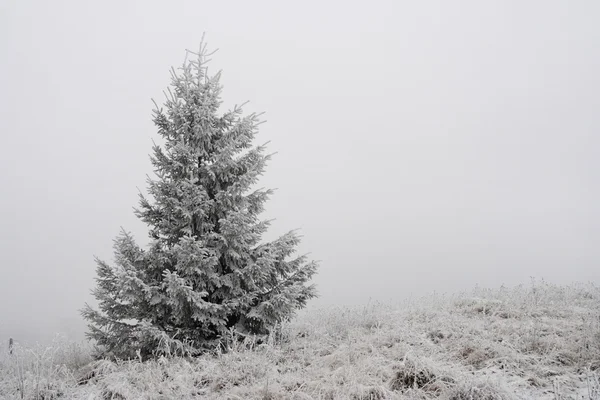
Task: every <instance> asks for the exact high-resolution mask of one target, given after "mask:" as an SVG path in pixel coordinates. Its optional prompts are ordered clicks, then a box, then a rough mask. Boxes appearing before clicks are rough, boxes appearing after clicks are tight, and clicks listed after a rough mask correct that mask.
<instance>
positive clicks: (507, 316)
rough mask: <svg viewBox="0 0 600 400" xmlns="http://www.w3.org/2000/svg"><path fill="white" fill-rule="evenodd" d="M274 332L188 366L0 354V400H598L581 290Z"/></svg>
mask: <svg viewBox="0 0 600 400" xmlns="http://www.w3.org/2000/svg"><path fill="white" fill-rule="evenodd" d="M283 331H284V334H283V338H282V339H281V340H278V341H275V340H272V341H271V342H269V343H267V344H260V345H257V344H256V343H252V342H247V343H245V344H243V345H239V346H238V347H237V348H235V349H232V350H231V351H230V352H227V353H224V354H217V355H206V356H204V357H201V358H198V359H194V360H187V359H181V358H178V359H165V358H162V359H159V360H154V361H148V362H143V363H141V362H139V361H138V360H131V361H126V362H118V363H115V362H112V361H97V362H92V363H89V361H90V358H89V348H87V347H85V346H80V345H75V344H69V343H60V342H58V343H56V344H55V346H52V347H49V348H47V349H42V348H38V349H20V348H17V349H15V352H14V354H13V355H12V356H8V355H7V354H2V355H1V356H0V398H8V399H11V398H17V399H18V398H26V399H36V398H37V399H51V398H68V399H86V400H88V399H89V400H91V399H192V398H197V399H232V400H233V399H263V400H265V399H356V400H358V399H446V400H496V399H550V400H559V399H584V400H592V399H593V400H600V379H599V374H600V288H598V287H596V286H594V285H592V284H585V285H584V284H578V285H571V286H553V285H550V284H546V283H544V282H541V283H540V282H538V283H536V282H534V283H533V284H532V285H531V286H528V287H517V288H513V289H495V290H487V289H476V290H474V291H472V292H471V293H465V294H460V295H436V296H429V297H427V298H424V299H420V300H416V301H407V302H405V303H404V304H398V305H386V304H369V305H366V306H364V307H356V308H328V309H322V310H313V311H311V312H309V313H306V314H304V315H302V316H300V317H298V318H297V319H296V320H295V321H294V322H293V323H291V324H289V325H287V326H285V327H284V330H283ZM84 381H85V382H86V383H84V384H78V382H79V383H82V382H84Z"/></svg>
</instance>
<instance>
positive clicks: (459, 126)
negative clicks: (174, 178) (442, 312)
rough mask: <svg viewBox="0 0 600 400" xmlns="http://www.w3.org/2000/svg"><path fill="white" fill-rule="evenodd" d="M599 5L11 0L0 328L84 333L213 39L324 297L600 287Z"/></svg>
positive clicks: (43, 335) (280, 220)
mask: <svg viewBox="0 0 600 400" xmlns="http://www.w3.org/2000/svg"><path fill="white" fill-rule="evenodd" d="M599 20H600V3H598V2H595V1H573V2H566V1H541V0H539V1H529V2H521V1H496V2H478V1H458V2H446V1H429V2H401V1H392V0H390V1H369V2H358V1H350V2H348V1H331V2H321V1H316V0H314V1H313V0H311V1H304V2H294V3H292V2H280V1H275V0H273V1H253V2H243V1H235V2H233V1H231V2H230V1H211V2H208V1H185V2H184V1H171V2H142V1H137V2H136V1H118V2H117V1H105V2H81V1H74V0H73V1H53V2H45V1H25V0H19V1H17V0H8V1H3V2H2V3H1V4H0V54H1V58H0V110H1V118H0V124H1V125H0V126H1V129H2V142H1V144H2V157H0V166H1V173H0V184H1V197H0V213H1V214H0V268H1V274H0V340H2V341H3V342H4V341H5V340H6V339H7V338H8V337H9V336H12V337H14V338H16V339H17V340H20V341H21V342H24V341H34V340H47V339H48V338H50V337H52V336H53V335H54V334H55V333H57V332H61V333H63V334H66V335H68V336H69V337H73V338H76V339H79V338H82V337H83V332H84V330H85V325H84V322H83V319H82V318H81V317H80V315H79V312H78V310H79V309H81V307H82V306H83V304H84V303H85V302H86V301H87V302H91V301H92V300H93V299H92V296H91V295H90V290H91V289H92V288H93V287H94V285H95V283H94V277H95V268H96V265H95V263H94V259H93V257H94V255H96V256H98V257H99V258H101V259H104V260H106V261H111V262H112V240H113V239H114V238H115V237H116V235H117V234H118V233H119V230H120V227H123V228H124V229H126V230H128V231H131V232H132V233H133V234H134V235H135V237H136V239H137V240H138V242H139V243H140V244H142V245H145V244H146V243H147V236H146V232H147V231H146V227H145V225H143V224H142V223H141V222H140V221H138V220H137V219H136V217H135V216H134V215H133V210H132V208H133V207H135V206H137V202H138V188H139V189H140V190H142V191H145V189H146V175H150V176H153V172H152V166H151V164H150V161H149V156H148V154H149V153H150V151H151V146H152V140H153V139H154V140H158V135H157V134H156V129H155V127H154V126H153V123H152V121H151V110H152V108H153V104H152V102H151V98H154V99H155V100H156V101H157V102H158V103H159V104H161V103H162V101H163V100H164V97H163V94H162V91H163V90H164V89H166V87H167V86H168V84H169V82H170V80H169V69H170V67H171V66H175V67H177V66H179V65H181V63H182V62H183V60H184V57H185V49H191V50H197V48H198V46H199V44H200V40H201V38H202V34H203V32H206V41H207V43H208V47H209V49H219V51H218V52H217V53H216V54H215V55H214V56H213V57H212V58H213V61H212V62H211V63H210V66H209V72H212V73H215V72H217V71H218V70H221V69H222V70H223V76H222V79H221V83H222V84H223V85H224V91H223V100H224V107H223V111H225V109H227V108H230V107H232V106H233V105H234V104H240V103H242V102H244V101H246V100H250V103H249V104H248V105H247V106H246V107H245V111H246V112H247V113H250V112H253V111H257V112H260V111H265V112H266V114H265V116H264V119H266V120H267V123H266V124H263V125H261V131H260V134H259V135H258V137H257V141H256V143H257V144H259V143H263V142H266V141H269V140H270V141H271V143H270V144H269V147H268V149H269V151H271V152H277V155H276V156H275V157H274V158H273V160H272V162H271V163H270V164H269V165H268V166H267V169H266V173H265V175H264V176H263V178H262V180H261V186H264V187H271V188H277V189H278V190H277V191H276V193H275V195H274V196H273V197H272V199H271V200H270V201H269V202H268V203H267V204H266V210H267V211H266V212H265V214H264V217H265V218H276V221H275V222H274V223H273V226H272V229H271V231H270V232H269V235H268V237H267V239H270V238H274V237H276V236H278V235H280V234H283V233H285V232H286V231H288V230H290V229H294V228H300V229H301V233H302V234H303V236H304V239H303V242H302V244H301V246H300V250H301V252H310V253H311V256H312V257H313V258H314V259H318V260H321V266H320V270H319V273H318V275H317V276H316V279H315V280H314V282H315V283H316V284H317V285H318V289H319V292H320V298H319V299H318V300H315V301H313V302H312V303H311V306H312V307H316V306H327V305H333V304H338V305H345V304H353V305H354V304H366V303H367V302H369V301H377V300H378V301H401V300H403V299H406V298H407V297H409V296H423V295H427V294H428V293H432V292H434V291H435V292H445V293H452V292H457V291H462V290H469V289H471V288H473V287H474V286H475V285H479V286H483V287H499V286H500V285H502V284H504V285H507V286H513V285H517V284H529V282H530V277H536V278H537V279H542V278H543V279H545V280H546V281H548V282H551V283H557V284H562V283H570V282H573V281H595V282H598V281H599V280H600V268H598V260H599V256H600V250H599V248H598V246H597V244H598V240H599V239H600V224H599V223H600V206H599V204H600V203H599V200H600V191H599V186H598V182H600V180H599V179H600V172H599V171H600V168H599V167H600V160H599V158H598V149H599V145H600V139H599V137H598V131H599V128H600V114H599V113H598V110H599V109H600V75H599V74H598V71H599V70H600V52H599V51H598V49H599V48H600V47H599V46H600V28H599V27H598V23H597V22H598V21H599Z"/></svg>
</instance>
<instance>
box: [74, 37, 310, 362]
mask: <svg viewBox="0 0 600 400" xmlns="http://www.w3.org/2000/svg"><path fill="white" fill-rule="evenodd" d="M190 55H191V59H192V60H187V57H186V61H184V63H183V66H182V67H181V68H180V70H178V71H176V70H175V69H172V70H171V76H172V82H171V87H170V88H169V89H168V90H167V99H166V102H165V104H164V108H160V107H159V106H158V105H156V103H155V105H156V109H155V110H154V115H153V121H154V124H155V125H156V127H157V129H158V133H159V134H160V136H162V138H163V139H164V145H154V147H153V149H152V150H153V154H152V155H151V160H152V163H153V165H154V169H155V173H156V177H155V179H150V178H149V179H148V194H149V196H145V195H143V194H140V205H139V208H138V209H136V211H135V212H136V215H137V216H138V217H139V218H140V219H141V220H142V221H144V222H145V223H146V224H147V225H148V227H149V236H150V243H149V245H148V247H147V249H143V248H141V247H140V246H138V245H137V244H136V242H135V240H134V238H133V237H132V236H131V235H130V234H129V233H127V232H122V233H121V234H120V235H119V236H118V237H117V238H116V240H115V241H114V253H115V262H114V265H110V264H108V263H106V262H104V261H101V260H96V261H97V278H96V281H97V287H96V288H95V290H94V291H93V294H94V296H95V297H96V299H97V301H98V308H99V309H98V310H96V309H93V308H92V307H90V306H89V305H87V304H86V306H85V308H84V309H83V310H82V314H83V316H84V317H85V319H86V320H87V321H88V326H89V331H88V333H87V335H88V338H90V339H93V340H95V341H96V343H97V346H98V347H97V348H98V350H99V353H98V355H99V356H104V357H106V356H110V357H117V358H131V357H136V355H137V356H142V357H145V358H147V357H152V356H158V355H173V354H187V355H197V354H200V353H202V352H204V351H206V350H209V349H215V348H217V347H218V346H219V344H222V343H223V341H224V340H226V338H227V337H230V336H231V335H230V333H231V332H232V331H235V332H236V333H237V334H238V335H237V337H244V336H245V335H258V336H261V335H267V334H269V333H271V332H272V331H273V329H274V328H275V327H276V326H278V324H280V323H281V322H283V321H285V320H287V319H289V318H290V317H291V316H292V315H293V313H294V311H295V310H297V309H299V308H302V307H303V306H304V305H305V304H306V302H307V300H309V299H310V298H312V297H314V296H315V289H314V287H313V285H310V284H309V283H308V282H309V280H310V278H311V277H312V276H313V274H314V273H315V271H316V267H317V265H316V263H315V262H314V261H308V260H307V259H306V257H305V256H295V255H294V254H295V248H296V246H297V245H298V243H299V237H298V236H297V235H296V233H295V232H294V231H292V232H289V233H287V234H285V235H283V236H281V237H280V238H279V239H277V240H275V241H272V242H264V241H262V240H261V237H262V235H263V234H264V233H265V231H266V230H267V228H268V226H269V222H268V221H265V220H261V219H260V218H259V215H260V213H261V211H262V210H263V207H264V204H265V201H266V200H267V199H268V197H269V195H270V194H271V190H265V189H257V188H256V187H255V185H256V184H257V180H258V178H259V176H260V175H261V174H262V172H263V170H264V168H265V165H266V163H267V161H268V160H269V158H270V157H269V155H267V154H265V147H264V146H256V145H254V144H253V139H254V136H255V134H256V132H257V127H258V125H259V124H260V121H259V115H256V114H250V115H245V116H244V115H243V113H242V109H241V107H238V106H236V107H234V108H233V109H232V110H230V111H228V112H225V113H223V114H220V113H219V107H220V104H221V100H220V94H221V85H220V84H219V78H220V73H217V74H216V75H213V76H209V75H208V74H207V67H206V64H207V62H208V61H209V60H208V59H207V57H208V56H210V55H209V54H207V53H206V46H204V45H201V46H200V51H199V52H198V53H193V52H188V56H190Z"/></svg>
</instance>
